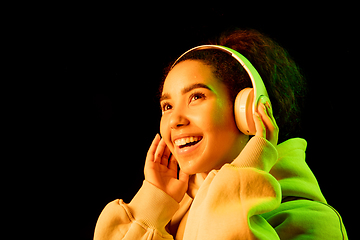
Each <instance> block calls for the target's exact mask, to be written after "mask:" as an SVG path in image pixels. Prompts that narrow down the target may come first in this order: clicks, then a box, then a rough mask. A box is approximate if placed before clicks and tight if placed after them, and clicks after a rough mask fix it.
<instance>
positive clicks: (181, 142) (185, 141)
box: [174, 137, 202, 146]
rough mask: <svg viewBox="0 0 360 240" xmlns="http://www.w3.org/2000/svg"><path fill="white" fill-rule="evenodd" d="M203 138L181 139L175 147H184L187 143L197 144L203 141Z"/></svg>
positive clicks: (177, 140) (176, 141)
mask: <svg viewBox="0 0 360 240" xmlns="http://www.w3.org/2000/svg"><path fill="white" fill-rule="evenodd" d="M201 138H202V137H186V138H180V139H176V140H175V142H174V143H175V145H176V146H183V145H185V144H187V143H191V142H197V141H199V140H201Z"/></svg>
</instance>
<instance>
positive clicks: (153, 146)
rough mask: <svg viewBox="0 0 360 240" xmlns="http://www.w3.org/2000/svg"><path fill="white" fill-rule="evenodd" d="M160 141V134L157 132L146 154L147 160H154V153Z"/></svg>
mask: <svg viewBox="0 0 360 240" xmlns="http://www.w3.org/2000/svg"><path fill="white" fill-rule="evenodd" d="M159 142H160V135H159V134H156V136H155V138H154V140H153V141H152V143H151V145H150V148H149V150H148V152H147V155H146V161H152V162H153V161H154V155H155V152H156V149H157V147H158V145H159Z"/></svg>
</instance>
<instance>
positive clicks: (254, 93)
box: [171, 45, 270, 135]
mask: <svg viewBox="0 0 360 240" xmlns="http://www.w3.org/2000/svg"><path fill="white" fill-rule="evenodd" d="M204 49H218V50H221V51H223V52H225V53H227V54H230V55H231V56H232V57H233V58H235V59H236V60H237V61H238V62H239V63H240V64H241V66H242V67H243V68H244V69H245V70H246V72H247V73H248V75H249V77H250V79H251V83H252V86H253V87H252V88H244V89H242V90H241V91H240V92H239V93H238V95H237V96H236V98H235V103H234V116H235V122H236V125H237V127H238V128H239V130H240V131H241V132H242V133H244V134H246V135H255V133H256V129H255V123H254V119H253V114H254V113H255V112H256V111H257V109H258V104H259V100H260V98H263V99H264V98H265V99H264V100H266V101H268V102H269V103H270V99H269V95H268V93H267V91H266V88H265V85H264V82H263V81H262V79H261V77H260V74H259V73H258V71H256V69H255V68H254V66H253V65H252V64H251V63H250V62H249V60H247V59H246V58H245V57H244V56H243V55H241V54H240V53H238V52H237V51H235V50H234V49H231V48H228V47H224V46H219V45H201V46H197V47H194V48H192V49H190V50H188V51H186V52H185V53H183V54H182V55H181V56H180V57H179V58H178V59H177V60H176V61H175V62H174V64H173V65H172V67H171V68H173V67H174V66H175V64H176V63H177V62H178V61H179V60H180V59H181V58H182V57H183V56H185V55H186V54H188V53H189V52H192V51H194V50H204Z"/></svg>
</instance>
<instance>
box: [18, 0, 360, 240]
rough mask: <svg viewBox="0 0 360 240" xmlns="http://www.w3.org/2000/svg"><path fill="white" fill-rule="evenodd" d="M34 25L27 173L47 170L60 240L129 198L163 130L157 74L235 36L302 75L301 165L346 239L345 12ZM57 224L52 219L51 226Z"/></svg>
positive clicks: (82, 16)
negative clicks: (277, 51)
mask: <svg viewBox="0 0 360 240" xmlns="http://www.w3.org/2000/svg"><path fill="white" fill-rule="evenodd" d="M273 8H276V7H274V6H273ZM281 9H283V7H281ZM344 14H345V15H344ZM33 18H34V21H32V23H28V22H26V21H24V23H23V26H25V27H24V29H26V30H27V31H28V32H27V33H26V34H24V35H26V36H28V37H29V36H30V37H31V36H33V37H32V42H33V43H34V45H32V44H30V43H28V45H26V46H25V49H26V48H29V49H30V52H31V53H32V54H34V53H35V52H37V49H39V52H40V53H39V55H38V56H40V58H41V60H40V61H39V64H37V62H36V63H35V64H34V66H33V67H32V70H35V72H39V75H41V79H45V81H36V80H35V81H32V82H31V84H30V83H27V84H29V86H31V88H34V89H35V90H34V91H33V93H34V94H33V97H34V99H35V100H34V101H33V102H32V103H31V104H29V103H28V104H26V103H25V107H29V105H31V106H33V105H35V107H34V109H33V110H31V111H30V113H31V114H30V118H31V120H32V121H33V122H35V126H36V129H37V130H36V131H35V130H34V129H33V128H32V130H30V132H31V134H34V133H35V132H37V133H39V134H40V135H41V139H42V140H40V141H39V143H34V145H36V147H33V148H32V152H33V153H35V154H38V156H39V157H38V159H41V160H38V161H35V164H32V165H31V166H32V167H35V168H36V169H39V168H45V169H46V171H39V170H37V171H36V172H39V174H36V175H35V176H36V177H35V178H36V180H35V184H36V185H37V189H38V190H37V191H38V192H39V194H36V196H38V198H39V199H38V200H35V201H37V202H41V201H46V202H49V201H50V202H51V203H50V205H48V204H47V205H46V209H43V211H44V212H45V215H46V216H47V217H46V219H49V220H46V222H51V224H50V225H51V227H49V228H50V229H54V230H53V231H55V232H57V234H58V236H62V235H64V236H67V238H69V236H70V238H71V239H91V238H92V235H93V230H94V227H95V223H96V220H97V218H98V216H99V214H100V212H101V210H102V209H103V208H104V207H105V205H106V204H107V203H108V202H110V201H112V200H114V199H117V198H122V199H124V201H125V202H129V201H130V200H131V199H132V197H133V196H134V195H135V194H136V192H137V191H138V189H139V188H140V186H141V184H142V181H143V164H144V161H145V155H146V152H147V150H148V147H149V146H150V143H151V141H152V139H153V138H154V136H155V134H156V133H157V132H158V131H159V121H160V116H161V112H160V109H159V104H158V99H157V96H156V94H157V89H158V86H159V81H160V79H161V78H162V71H163V68H164V67H165V66H166V65H167V64H168V63H169V62H170V61H171V60H173V59H175V58H176V57H178V56H179V55H180V54H181V53H183V52H184V51H185V50H187V49H189V48H191V47H194V46H196V45H199V44H201V43H203V42H205V41H206V40H208V39H209V38H212V37H214V36H216V35H218V34H219V33H221V32H222V31H224V30H227V29H229V28H234V27H240V28H255V29H257V30H259V31H261V32H263V33H265V34H267V35H269V36H270V37H272V38H273V39H275V40H276V41H277V42H279V43H280V44H281V45H282V46H283V47H284V48H286V49H287V50H288V51H289V53H290V55H291V56H292V57H293V58H294V59H295V61H296V62H297V63H298V65H300V67H301V68H302V70H303V72H304V75H305V77H306V78H307V80H308V85H309V96H308V101H307V107H306V111H305V122H306V124H305V127H304V129H303V135H302V136H300V137H304V138H306V140H307V141H308V149H307V163H308V164H309V166H310V167H311V169H312V170H313V172H314V174H315V176H316V177H317V179H318V181H319V184H320V187H321V188H322V191H323V193H324V195H325V197H326V198H327V200H328V203H329V204H330V205H332V206H333V207H335V208H336V209H337V210H338V211H339V212H340V214H341V215H342V217H343V220H344V222H345V226H346V227H347V230H348V233H349V235H350V234H351V230H352V225H351V222H350V213H351V207H352V203H351V199H352V198H354V196H351V194H350V192H349V191H348V190H347V189H348V187H347V186H348V183H349V182H352V181H353V179H354V176H356V175H355V169H354V168H355V166H353V167H349V163H352V162H355V160H357V159H358V156H356V155H354V149H355V148H354V146H355V143H354V139H355V136H356V128H358V122H359V121H358V119H357V117H356V113H357V107H356V105H357V104H356V102H355V95H354V94H353V93H355V88H357V86H356V85H355V83H356V82H355V81H356V79H357V75H355V70H354V69H355V50H356V49H355V48H358V46H357V45H355V42H354V40H353V39H355V34H358V33H357V32H356V31H355V18H354V17H353V15H352V14H350V13H349V12H348V8H345V7H339V6H326V7H324V6H322V7H321V8H319V9H310V8H306V7H299V6H298V7H296V8H289V9H287V10H286V11H284V10H280V9H279V10H278V11H269V8H268V7H267V6H265V7H264V9H263V10H262V11H259V12H258V11H256V12H255V8H254V7H252V8H248V9H246V8H245V7H243V6H242V5H241V4H239V6H233V7H232V6H229V8H226V7H221V6H214V7H211V6H209V7H203V6H202V7H194V6H193V7H191V8H190V7H189V6H174V7H170V6H168V7H166V6H165V9H164V6H161V5H159V6H152V5H149V6H141V8H140V9H139V8H135V6H116V7H113V6H101V7H99V6H97V5H92V6H89V5H86V6H85V5H84V6H72V5H68V6H59V7H51V8H49V9H47V11H46V13H44V14H41V15H37V14H34V16H33ZM20 41H21V40H20ZM34 46H36V47H34ZM29 59H30V58H29ZM29 125H31V124H30V123H29ZM280 131H281V129H280ZM31 134H30V135H31ZM46 184H49V186H46ZM35 199H36V197H35ZM45 199H46V200H45ZM50 199H51V200H50ZM149 201H151V199H149ZM42 206H43V205H41V204H40V205H38V207H37V209H39V208H40V210H41V208H44V207H42ZM36 211H37V210H36ZM36 211H35V212H36ZM54 216H56V217H55V218H56V219H58V220H50V219H52V218H53V217H54ZM47 224H49V223H47Z"/></svg>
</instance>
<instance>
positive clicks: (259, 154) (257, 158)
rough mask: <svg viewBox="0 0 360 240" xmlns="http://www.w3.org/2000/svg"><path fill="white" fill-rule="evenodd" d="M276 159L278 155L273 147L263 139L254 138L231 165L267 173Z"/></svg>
mask: <svg viewBox="0 0 360 240" xmlns="http://www.w3.org/2000/svg"><path fill="white" fill-rule="evenodd" d="M277 158H278V153H277V150H276V148H275V146H274V145H272V144H271V143H270V142H269V141H268V140H266V139H265V138H262V137H257V136H254V137H252V138H251V139H250V141H249V142H248V143H247V144H246V146H245V148H244V149H243V150H242V151H241V153H240V154H239V156H238V157H237V158H236V159H235V160H234V161H233V162H232V163H231V165H233V166H235V167H253V168H257V169H260V170H263V171H266V172H269V171H270V169H271V168H272V167H273V165H274V164H275V162H276V161H277Z"/></svg>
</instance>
